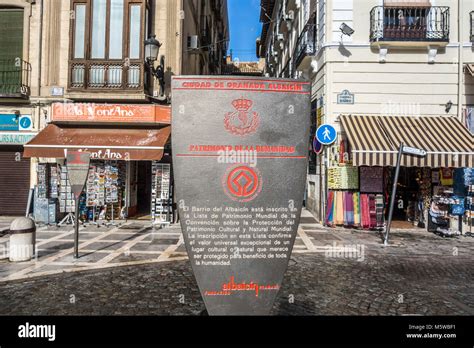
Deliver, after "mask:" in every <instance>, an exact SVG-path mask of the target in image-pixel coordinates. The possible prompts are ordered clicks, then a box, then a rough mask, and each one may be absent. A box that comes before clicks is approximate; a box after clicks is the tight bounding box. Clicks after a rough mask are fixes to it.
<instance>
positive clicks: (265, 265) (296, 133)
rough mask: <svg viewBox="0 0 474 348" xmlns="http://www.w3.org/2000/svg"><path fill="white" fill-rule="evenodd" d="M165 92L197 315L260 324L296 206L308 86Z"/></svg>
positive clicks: (213, 82) (215, 85)
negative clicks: (248, 318)
mask: <svg viewBox="0 0 474 348" xmlns="http://www.w3.org/2000/svg"><path fill="white" fill-rule="evenodd" d="M172 88H173V117H172V133H173V164H174V180H175V183H176V186H175V187H176V198H177V202H178V208H179V216H180V220H181V227H182V231H183V235H184V240H185V243H186V248H187V251H188V255H189V257H190V260H191V265H192V268H193V271H194V274H195V276H196V280H197V283H198V285H199V289H200V291H201V295H202V297H203V299H204V302H205V304H206V308H207V311H208V313H209V314H211V315H263V314H269V313H270V311H271V309H272V306H273V302H274V300H275V298H276V296H277V293H278V291H279V289H280V287H281V283H282V280H283V275H284V273H285V271H286V268H287V266H288V261H289V258H290V255H291V251H292V249H293V244H294V241H295V237H296V234H297V229H298V223H299V218H300V212H301V206H302V202H303V198H304V190H305V182H306V173H307V163H308V160H307V157H308V154H309V153H308V145H307V142H306V139H308V135H309V132H310V124H309V120H310V117H309V116H310V114H311V104H310V96H311V92H310V89H311V85H310V83H309V82H305V81H295V80H282V79H268V78H265V79H262V78H243V79H236V78H228V79H226V78H220V77H211V76H209V77H184V76H183V77H175V78H173V81H172Z"/></svg>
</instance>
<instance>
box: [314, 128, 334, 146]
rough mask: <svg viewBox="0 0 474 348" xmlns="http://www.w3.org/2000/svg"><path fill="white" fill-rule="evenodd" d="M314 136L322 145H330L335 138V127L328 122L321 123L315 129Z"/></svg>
mask: <svg viewBox="0 0 474 348" xmlns="http://www.w3.org/2000/svg"><path fill="white" fill-rule="evenodd" d="M316 138H317V139H318V140H319V142H320V143H321V144H323V145H331V144H333V143H334V142H335V141H336V139H337V132H336V129H335V128H334V127H333V126H331V125H330V124H323V125H321V126H320V127H319V128H318V130H317V131H316Z"/></svg>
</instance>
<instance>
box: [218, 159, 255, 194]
mask: <svg viewBox="0 0 474 348" xmlns="http://www.w3.org/2000/svg"><path fill="white" fill-rule="evenodd" d="M222 186H223V187H224V191H225V193H226V194H227V195H228V196H229V197H230V198H231V199H232V200H234V201H239V202H250V201H251V200H253V199H254V198H255V197H257V196H258V194H259V193H260V192H261V191H262V177H261V175H260V173H259V172H258V170H257V169H256V168H250V167H247V166H242V165H239V166H237V167H231V168H230V169H229V170H228V171H227V172H226V173H225V175H224V177H223V178H222Z"/></svg>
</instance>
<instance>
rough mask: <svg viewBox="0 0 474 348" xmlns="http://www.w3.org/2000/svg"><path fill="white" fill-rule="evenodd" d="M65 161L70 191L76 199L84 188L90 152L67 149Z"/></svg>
mask: <svg viewBox="0 0 474 348" xmlns="http://www.w3.org/2000/svg"><path fill="white" fill-rule="evenodd" d="M66 161H67V162H66V165H67V173H68V178H69V184H70V185H71V192H72V193H73V194H74V198H75V199H76V201H77V200H78V199H79V197H80V196H81V194H82V191H83V190H84V186H85V184H86V180H87V174H88V173H89V165H90V153H88V152H81V151H67V153H66Z"/></svg>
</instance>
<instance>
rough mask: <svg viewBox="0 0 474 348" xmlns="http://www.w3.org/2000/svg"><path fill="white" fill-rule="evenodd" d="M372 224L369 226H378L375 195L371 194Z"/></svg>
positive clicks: (370, 219)
mask: <svg viewBox="0 0 474 348" xmlns="http://www.w3.org/2000/svg"><path fill="white" fill-rule="evenodd" d="M369 211H370V218H369V221H370V224H369V228H374V227H375V226H377V211H376V209H375V195H369Z"/></svg>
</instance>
